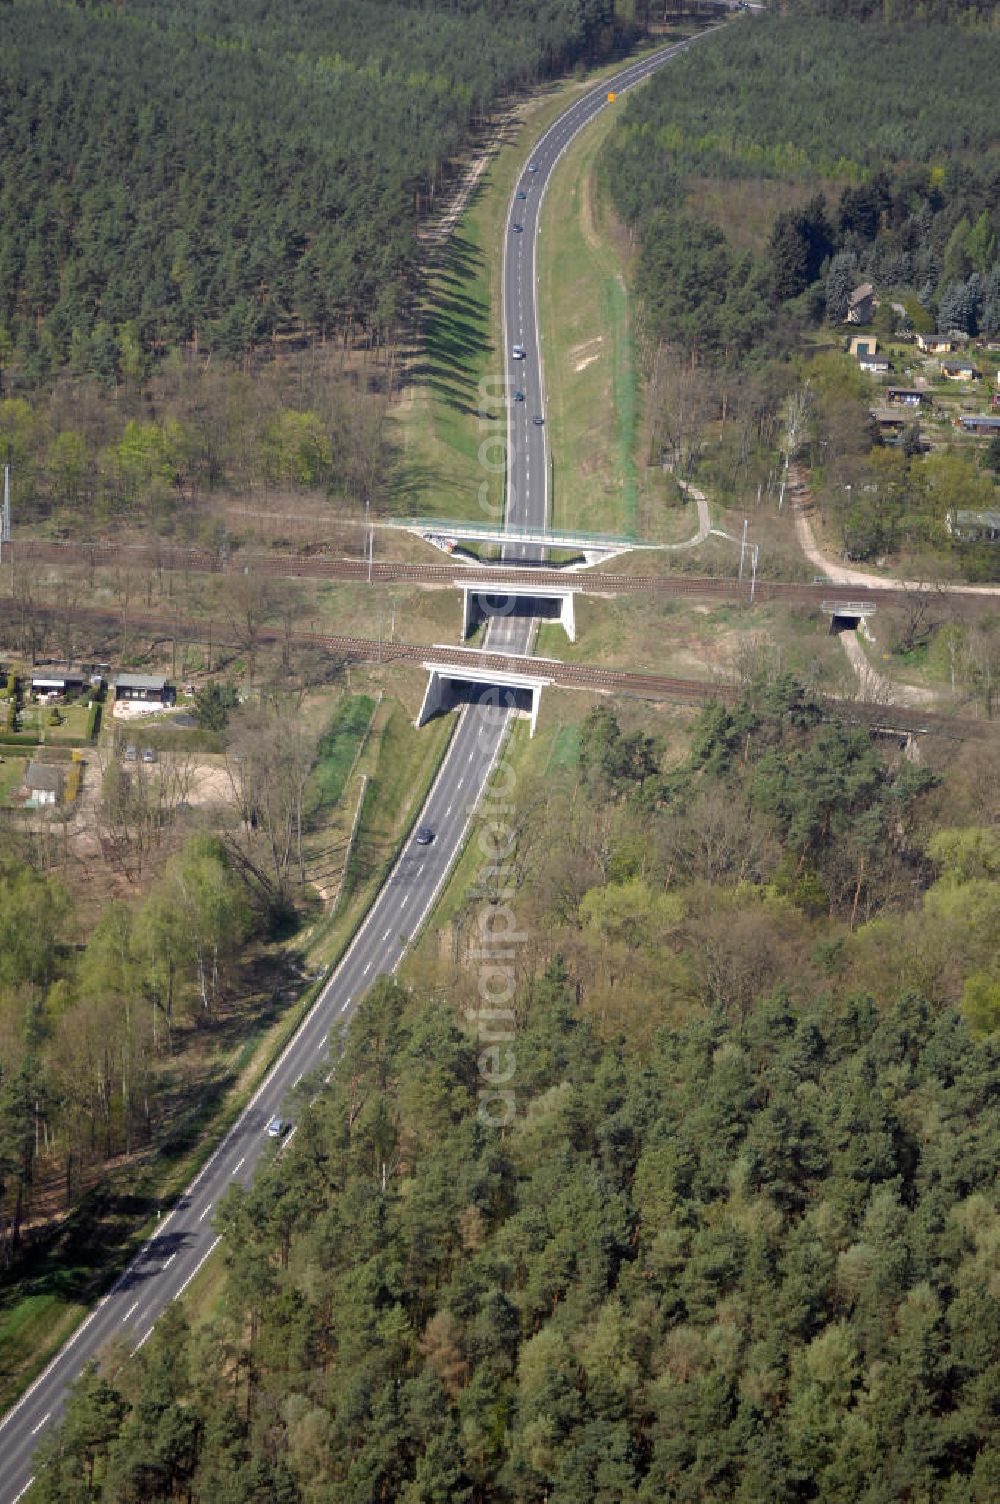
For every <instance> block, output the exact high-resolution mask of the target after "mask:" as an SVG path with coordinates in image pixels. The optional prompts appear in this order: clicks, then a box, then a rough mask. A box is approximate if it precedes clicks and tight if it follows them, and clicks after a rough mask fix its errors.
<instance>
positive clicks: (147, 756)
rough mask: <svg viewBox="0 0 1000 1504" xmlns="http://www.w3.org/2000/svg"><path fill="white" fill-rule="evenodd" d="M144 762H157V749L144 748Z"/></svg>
mask: <svg viewBox="0 0 1000 1504" xmlns="http://www.w3.org/2000/svg"><path fill="white" fill-rule="evenodd" d="M142 760H143V762H155V761H156V748H155V747H143V749H142Z"/></svg>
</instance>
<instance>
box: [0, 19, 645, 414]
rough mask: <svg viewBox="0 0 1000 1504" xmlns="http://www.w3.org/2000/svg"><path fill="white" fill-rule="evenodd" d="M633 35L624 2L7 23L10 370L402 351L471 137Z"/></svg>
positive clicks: (4, 143) (4, 103) (4, 299)
mask: <svg viewBox="0 0 1000 1504" xmlns="http://www.w3.org/2000/svg"><path fill="white" fill-rule="evenodd" d="M615 35H616V26H615V11H614V6H613V4H612V3H611V0H539V3H537V4H528V3H525V4H522V5H519V6H517V7H516V8H515V9H514V10H513V11H512V10H511V8H510V7H503V8H500V7H496V6H492V5H482V4H479V5H473V4H468V5H463V6H462V7H461V8H459V9H456V8H455V7H453V6H444V5H426V6H425V5H420V6H418V5H407V4H399V3H392V0H365V3H363V4H362V3H360V0H335V3H331V4H323V5H319V4H316V3H314V0H294V3H289V4H284V5H282V6H281V7H278V8H277V9H276V8H275V7H273V6H266V5H264V4H252V5H248V6H241V7H239V8H238V10H234V8H233V7H231V6H229V5H225V4H221V3H219V0H196V3H192V4H190V5H188V4H183V3H179V0H172V3H167V4H159V3H157V4H151V3H143V0H138V3H136V4H133V5H130V6H129V7H128V8H127V9H120V8H110V7H104V8H96V7H93V8H92V7H81V8H77V7H69V6H65V5H61V4H59V3H57V0H20V3H16V4H13V5H9V6H5V7H3V9H2V14H0V325H2V326H5V327H4V329H3V330H2V334H3V337H2V339H0V357H2V355H5V354H6V353H7V351H8V350H9V349H10V346H11V344H12V343H13V344H14V346H15V354H16V360H15V365H16V366H17V367H18V368H19V369H20V370H21V371H22V373H23V377H24V379H25V381H26V382H27V384H33V383H34V382H37V381H38V380H41V379H44V377H45V376H46V375H47V374H49V373H50V372H51V371H52V370H53V369H54V368H56V367H58V366H60V365H62V364H63V363H65V362H66V361H67V360H71V359H75V361H76V362H77V364H83V363H85V361H84V354H85V353H86V355H87V356H89V357H90V359H89V361H87V362H86V363H88V364H89V365H90V366H91V367H93V366H94V358H93V357H94V349H93V348H91V347H93V346H95V345H96V346H100V345H101V343H102V342H103V344H104V345H107V346H109V347H110V350H109V354H108V360H109V361H110V362H112V364H113V361H114V354H113V353H112V352H113V348H114V342H115V340H116V339H119V338H120V331H121V330H122V329H123V328H128V330H129V334H130V338H131V339H132V340H133V341H134V342H138V344H139V345H140V346H143V345H144V346H145V347H146V348H147V349H162V348H163V347H164V346H169V345H173V344H176V343H177V342H179V341H186V340H190V339H193V338H195V337H197V339H198V341H199V344H200V346H201V347H202V348H209V349H212V350H217V351H219V352H220V353H221V354H223V355H227V354H228V355H241V354H243V353H244V352H246V351H247V349H248V348H252V347H253V346H254V344H255V343H257V342H258V341H259V340H261V339H262V338H264V337H266V336H267V335H269V334H271V333H273V332H274V331H275V330H276V329H278V328H287V327H290V326H291V327H295V326H298V327H300V328H301V327H303V326H307V327H310V328H312V327H319V328H330V327H334V326H338V327H343V328H345V329H350V328H353V327H356V326H357V325H358V324H359V323H360V324H361V325H362V326H363V327H365V328H366V329H367V330H368V331H369V332H370V333H372V334H373V335H375V336H380V335H384V334H385V332H386V331H387V330H388V329H391V328H392V327H393V325H394V324H395V322H396V321H397V320H398V316H399V310H400V307H401V304H402V303H403V302H405V297H406V292H407V288H408V285H409V283H410V279H411V277H412V272H413V268H414V264H415V261H416V256H417V251H416V243H415V239H414V234H415V228H416V223H417V220H418V218H419V216H420V214H421V213H424V212H426V210H427V209H428V207H429V206H430V205H431V203H432V201H433V194H434V192H435V190H436V189H437V188H438V187H439V186H440V184H441V176H442V171H443V169H444V166H445V164H446V162H447V161H448V159H449V157H450V156H451V155H452V154H453V153H454V152H455V151H456V149H457V148H458V147H459V146H460V145H461V144H462V143H463V142H464V141H465V140H466V139H467V133H468V129H469V126H470V124H471V123H472V122H473V121H474V120H475V118H476V117H477V116H478V115H480V114H481V112H482V111H483V110H484V109H486V108H487V107H488V106H489V105H490V104H491V103H492V101H493V100H495V99H496V97H497V96H498V94H499V93H501V92H502V91H503V90H504V89H508V88H510V87H512V86H516V85H519V84H523V83H525V82H528V81H530V80H532V79H534V78H536V77H538V76H539V75H541V74H543V73H545V72H547V71H550V70H552V69H554V68H558V67H564V66H566V65H567V64H569V63H570V62H572V61H573V60H574V59H575V58H577V57H581V56H584V55H585V54H587V53H588V52H589V51H590V50H592V49H597V48H601V47H606V46H607V45H608V44H609V42H610V41H611V40H612V39H613V38H614V36H615ZM4 347H6V348H4ZM98 364H99V361H98Z"/></svg>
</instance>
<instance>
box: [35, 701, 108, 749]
mask: <svg viewBox="0 0 1000 1504" xmlns="http://www.w3.org/2000/svg"><path fill="white" fill-rule="evenodd" d="M54 708H55V709H56V710H57V711H58V713H59V715H60V717H61V721H62V723H61V725H59V726H53V725H52V724H51V720H50V717H51V714H52V710H53V707H52V706H50V705H23V706H22V707H21V709H20V710H19V711H18V727H19V729H20V731H21V732H23V733H24V734H25V735H28V736H38V737H40V738H41V740H42V741H43V742H56V743H59V742H76V741H85V740H86V737H87V718H88V716H89V714H90V712H89V710H88V709H87V707H86V706H85V705H80V704H75V703H74V704H72V705H57V706H55V707H54Z"/></svg>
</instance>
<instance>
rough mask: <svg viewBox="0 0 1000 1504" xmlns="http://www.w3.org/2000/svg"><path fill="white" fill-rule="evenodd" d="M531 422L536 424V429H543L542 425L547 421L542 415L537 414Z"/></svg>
mask: <svg viewBox="0 0 1000 1504" xmlns="http://www.w3.org/2000/svg"><path fill="white" fill-rule="evenodd" d="M531 421H532V423H534V425H535V427H536V428H541V426H542V424H543V423H544V422H545V419H544V418H543V417H542V415H541V413H536V414H535V416H534V417H533V418H532V420H531Z"/></svg>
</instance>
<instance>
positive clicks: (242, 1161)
mask: <svg viewBox="0 0 1000 1504" xmlns="http://www.w3.org/2000/svg"><path fill="white" fill-rule="evenodd" d="M246 1162H247V1157H246V1155H245V1154H244V1156H243V1158H242V1159H241V1160H240V1162H239V1164H238V1165H237V1166H236V1169H235V1170H234V1171H233V1174H234V1175H238V1174H239V1173H240V1171H241V1170H242V1168H243V1166H244V1165H245V1164H246Z"/></svg>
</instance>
